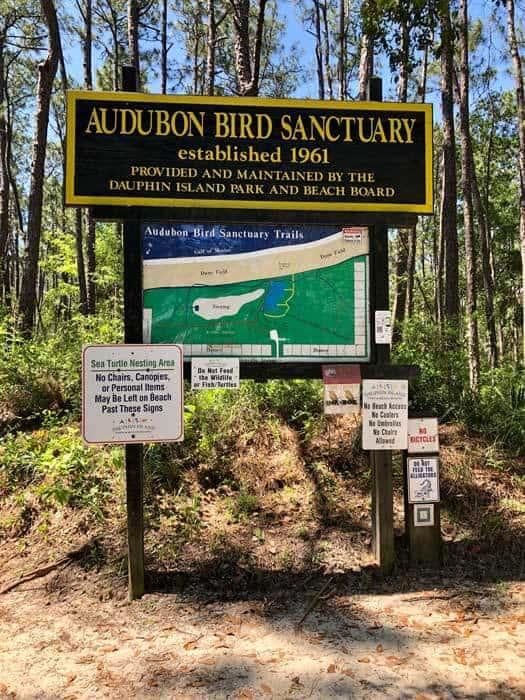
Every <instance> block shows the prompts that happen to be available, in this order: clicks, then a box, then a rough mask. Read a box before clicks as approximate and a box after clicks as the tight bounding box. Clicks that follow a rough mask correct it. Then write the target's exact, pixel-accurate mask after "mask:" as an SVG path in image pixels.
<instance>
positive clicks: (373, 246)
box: [368, 77, 394, 574]
mask: <svg viewBox="0 0 525 700" xmlns="http://www.w3.org/2000/svg"><path fill="white" fill-rule="evenodd" d="M368 99H369V100H373V101H376V102H381V101H382V100H383V83H382V80H381V78H377V77H371V78H370V81H369V83H368ZM370 252H371V260H372V269H371V285H370V286H371V290H370V291H371V295H370V296H371V300H372V304H371V312H372V313H371V318H370V327H371V334H372V339H371V341H372V342H371V347H372V350H373V354H374V357H373V361H374V362H375V363H376V364H380V365H388V364H389V363H390V346H389V345H376V342H375V336H374V321H375V319H374V311H375V310H376V309H388V308H389V300H388V284H389V281H388V227H387V226H386V225H385V224H381V225H376V226H374V228H373V234H372V236H371V237H370ZM369 459H370V467H371V471H372V547H373V550H374V554H375V557H376V561H377V564H378V566H379V568H380V570H381V573H383V574H387V573H389V572H390V571H391V570H392V567H393V565H394V495H393V486H392V452H391V451H390V450H372V451H371V452H370V457H369Z"/></svg>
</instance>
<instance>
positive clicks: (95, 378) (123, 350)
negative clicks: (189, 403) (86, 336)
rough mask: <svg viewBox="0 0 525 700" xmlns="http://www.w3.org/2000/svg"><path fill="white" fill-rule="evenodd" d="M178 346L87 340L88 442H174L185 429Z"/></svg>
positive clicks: (85, 419) (84, 385) (84, 357)
mask: <svg viewBox="0 0 525 700" xmlns="http://www.w3.org/2000/svg"><path fill="white" fill-rule="evenodd" d="M182 368H183V354H182V347H181V346H180V345H87V346H86V347H85V348H84V350H83V353H82V436H83V438H84V440H85V441H86V442H87V443H89V444H106V443H108V444H109V443H114V444H131V443H142V442H178V441H180V440H182V439H183V434H184V381H183V375H182Z"/></svg>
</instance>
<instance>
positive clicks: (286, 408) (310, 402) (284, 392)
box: [261, 379, 322, 429]
mask: <svg viewBox="0 0 525 700" xmlns="http://www.w3.org/2000/svg"><path fill="white" fill-rule="evenodd" d="M321 392H322V383H321V381H319V380H312V379H291V380H289V381H283V380H272V381H269V382H267V383H266V384H265V385H263V388H262V390H261V395H262V397H263V401H264V405H265V407H266V409H267V410H268V411H270V412H272V413H276V414H277V415H278V416H280V417H281V418H282V419H283V420H284V421H286V422H287V423H289V424H290V425H292V426H293V427H295V428H299V429H301V428H304V427H307V425H308V423H309V421H310V420H311V419H312V417H316V418H319V417H320V415H321V409H322V403H321Z"/></svg>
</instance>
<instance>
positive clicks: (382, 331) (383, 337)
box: [375, 311, 392, 345]
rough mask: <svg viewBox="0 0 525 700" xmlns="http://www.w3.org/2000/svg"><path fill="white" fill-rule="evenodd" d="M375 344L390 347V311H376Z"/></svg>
mask: <svg viewBox="0 0 525 700" xmlns="http://www.w3.org/2000/svg"><path fill="white" fill-rule="evenodd" d="M375 329H376V343H377V344H378V345H390V343H391V342H392V316H391V314H390V311H376V323H375Z"/></svg>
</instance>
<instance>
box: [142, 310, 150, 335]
mask: <svg viewBox="0 0 525 700" xmlns="http://www.w3.org/2000/svg"><path fill="white" fill-rule="evenodd" d="M151 319H152V310H151V309H142V342H143V343H151Z"/></svg>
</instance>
